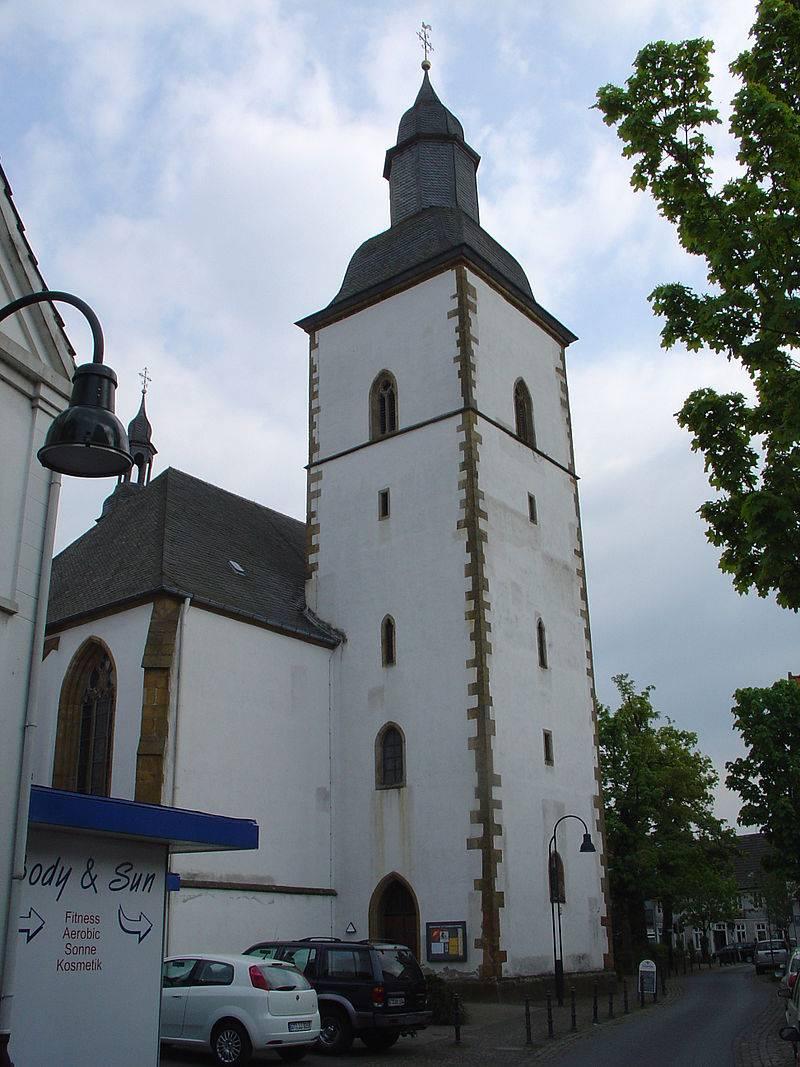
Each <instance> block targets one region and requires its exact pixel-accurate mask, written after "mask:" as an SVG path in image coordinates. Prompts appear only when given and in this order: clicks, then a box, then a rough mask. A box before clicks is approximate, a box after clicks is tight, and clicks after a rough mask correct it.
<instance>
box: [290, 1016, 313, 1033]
mask: <svg viewBox="0 0 800 1067" xmlns="http://www.w3.org/2000/svg"><path fill="white" fill-rule="evenodd" d="M310 1029H311V1020H310V1019H303V1020H302V1022H299V1023H289V1033H290V1034H294V1033H296V1032H297V1031H298V1030H310Z"/></svg>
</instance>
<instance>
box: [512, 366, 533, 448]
mask: <svg viewBox="0 0 800 1067" xmlns="http://www.w3.org/2000/svg"><path fill="white" fill-rule="evenodd" d="M514 423H515V427H516V431H517V437H519V438H520V440H521V441H524V442H525V444H526V445H530V446H531V447H534V446H535V445H536V437H535V434H534V432H533V404H532V402H531V394H530V392H529V390H528V387H527V385H526V384H525V382H524V381H523V380H522V378H518V379H517V381H516V384H515V385H514Z"/></svg>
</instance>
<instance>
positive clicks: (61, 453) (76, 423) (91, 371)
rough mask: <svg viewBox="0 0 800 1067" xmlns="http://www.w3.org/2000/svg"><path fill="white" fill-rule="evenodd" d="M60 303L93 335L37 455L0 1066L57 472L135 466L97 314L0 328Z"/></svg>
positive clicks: (7, 1030)
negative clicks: (41, 477) (39, 483)
mask: <svg viewBox="0 0 800 1067" xmlns="http://www.w3.org/2000/svg"><path fill="white" fill-rule="evenodd" d="M56 301H58V302H62V303H65V304H71V305H72V306H73V307H76V308H77V309H78V310H79V311H81V312H82V313H83V315H84V317H85V318H86V319H87V321H88V323H89V326H90V327H91V330H92V340H93V353H92V362H91V363H87V364H84V365H82V366H79V367H77V368H76V370H75V374H74V376H73V379H72V386H73V387H72V395H71V397H70V402H69V405H68V406H67V408H66V409H65V410H64V411H62V412H61V413H60V414H59V415H58V416H57V417H56V418H55V419H54V420H53V422H52V424H51V426H50V428H49V430H48V432H47V434H46V436H45V442H44V445H43V446H42V447H41V448H40V449H39V451H38V453H37V457H38V459H39V462H40V463H41V464H42V466H44V467H46V468H48V469H49V470H51V471H53V472H54V476H53V477H52V479H51V483H50V490H49V496H48V506H47V512H46V518H45V528H44V536H43V541H42V558H41V563H40V567H39V581H38V588H37V604H36V614H35V618H34V624H33V633H32V639H31V656H30V663H29V667H28V681H27V697H26V698H25V704H24V708H23V709H22V712H23V713H22V715H21V717H20V727H21V733H22V744H21V752H20V768H19V785H18V789H17V798H16V810H15V811H14V812H13V813H10V814H11V819H10V826H9V828H8V829H9V832H8V836H9V838H10V840H11V869H10V872H8V875H7V873H6V872H5V871H4V872H3V878H4V879H5V878H6V877H7V876H8V878H9V882H8V885H7V895H6V892H5V890H6V887H4V895H5V896H6V904H7V906H6V909H5V914H0V945H2V947H3V949H4V951H3V953H2V960H1V961H0V1067H6V1065H8V1064H9V1063H10V1062H11V1061H10V1059H9V1050H8V1046H9V1040H10V1036H11V1025H10V1024H11V1005H12V1001H13V976H14V969H15V959H16V946H17V940H18V930H17V923H18V916H19V915H20V906H19V905H20V896H21V890H22V877H23V872H24V865H25V851H26V845H27V832H28V808H29V804H30V787H31V776H32V756H33V744H32V738H33V736H34V735H35V734H36V725H37V722H36V711H37V708H36V705H37V702H38V678H39V664H40V663H41V660H42V649H43V644H44V628H45V621H46V617H47V594H48V587H49V581H50V561H51V556H52V545H53V535H54V531H55V514H56V505H57V500H58V486H59V484H60V480H59V479H58V478H57V477H55V475H57V474H71V475H74V476H76V477H79V478H104V477H109V476H112V475H119V474H124V473H125V472H126V471H127V470H130V468H131V466H132V465H133V460H132V457H131V455H130V452H129V445H128V435H127V433H126V432H125V429H124V427H123V425H122V423H121V422H120V421H119V419H118V418H117V417H116V415H115V414H114V392H115V390H116V387H117V376H116V374H114V371H113V370H111V368H110V367H107V366H105V365H104V363H103V349H104V344H103V331H102V329H101V326H100V322H99V320H98V318H97V315H96V314H95V313H94V311H92V309H91V308H90V307H89V305H88V304H87V303H86V302H85V301H83V300H81V299H80V298H79V297H77V296H73V295H72V294H71V293H64V292H59V291H55V290H43V291H42V292H38V293H29V294H27V295H26V296H22V297H20V298H19V299H17V300H12V302H11V303H10V304H7V305H6V306H5V307H3V308H0V322H2V321H3V320H4V319H7V318H8V317H9V316H10V315H13V314H15V313H16V312H18V311H21V310H22V309H23V308H26V307H29V306H30V305H32V304H39V303H44V302H48V303H53V302H56Z"/></svg>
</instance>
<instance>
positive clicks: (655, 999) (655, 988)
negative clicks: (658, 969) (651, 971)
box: [653, 974, 658, 1004]
mask: <svg viewBox="0 0 800 1067" xmlns="http://www.w3.org/2000/svg"><path fill="white" fill-rule="evenodd" d="M653 1003H654V1004H658V974H656V980H655V982H653Z"/></svg>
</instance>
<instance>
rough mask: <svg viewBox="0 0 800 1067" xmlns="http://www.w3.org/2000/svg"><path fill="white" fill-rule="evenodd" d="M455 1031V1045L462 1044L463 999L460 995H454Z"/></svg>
mask: <svg viewBox="0 0 800 1067" xmlns="http://www.w3.org/2000/svg"><path fill="white" fill-rule="evenodd" d="M453 1029H454V1030H455V1043H456V1044H457V1045H460V1044H461V997H460V995H459V994H458V993H454V994H453Z"/></svg>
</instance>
